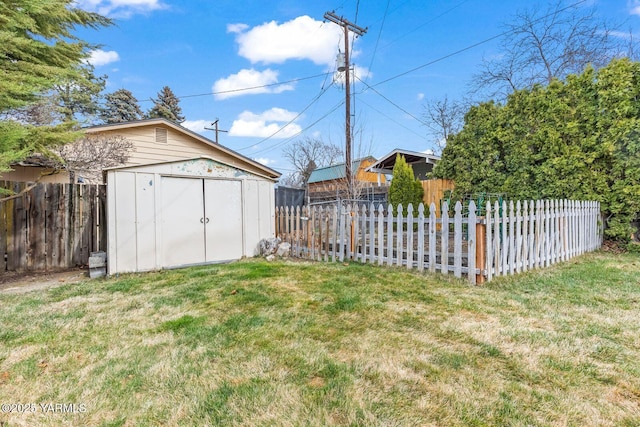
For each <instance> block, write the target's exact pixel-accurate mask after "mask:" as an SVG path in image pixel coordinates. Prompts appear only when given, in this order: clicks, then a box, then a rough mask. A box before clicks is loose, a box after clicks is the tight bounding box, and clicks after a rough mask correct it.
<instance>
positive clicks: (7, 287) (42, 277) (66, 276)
mask: <svg viewBox="0 0 640 427" xmlns="http://www.w3.org/2000/svg"><path fill="white" fill-rule="evenodd" d="M88 277H89V275H88V272H87V270H86V269H80V268H74V269H69V270H64V271H55V272H15V271H9V272H4V273H2V274H1V275H0V294H23V293H26V292H31V291H36V290H43V289H49V288H53V287H56V286H62V285H66V284H69V283H79V282H82V281H83V280H86V279H88Z"/></svg>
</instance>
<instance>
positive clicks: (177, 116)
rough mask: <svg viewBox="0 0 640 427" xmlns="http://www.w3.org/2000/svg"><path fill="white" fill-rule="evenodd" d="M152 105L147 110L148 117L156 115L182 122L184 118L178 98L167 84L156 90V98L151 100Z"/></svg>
mask: <svg viewBox="0 0 640 427" xmlns="http://www.w3.org/2000/svg"><path fill="white" fill-rule="evenodd" d="M153 104H154V105H153V107H152V108H151V110H149V113H148V117H149V118H151V119H153V118H156V117H159V118H163V119H167V120H169V121H172V122H176V123H182V122H184V120H185V118H184V116H183V115H182V108H180V105H179V104H180V100H179V99H178V97H176V96H175V94H174V93H173V91H172V90H171V89H170V88H169V86H165V87H163V88H162V90H161V91H160V92H158V99H154V100H153Z"/></svg>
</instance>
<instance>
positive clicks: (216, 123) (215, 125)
mask: <svg viewBox="0 0 640 427" xmlns="http://www.w3.org/2000/svg"><path fill="white" fill-rule="evenodd" d="M219 121H220V119H216V121H215V122H213V123H211V124H212V125H213V126H214V128H213V129H212V128H207V127H205V129H206V130H213V131H215V132H216V144H219V142H218V133H219V132H229V131H228V130H221V129H218V122H219Z"/></svg>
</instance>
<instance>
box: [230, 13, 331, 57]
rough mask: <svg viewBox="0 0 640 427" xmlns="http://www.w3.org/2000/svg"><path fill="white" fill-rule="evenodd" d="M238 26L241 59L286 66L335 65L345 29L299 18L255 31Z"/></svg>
mask: <svg viewBox="0 0 640 427" xmlns="http://www.w3.org/2000/svg"><path fill="white" fill-rule="evenodd" d="M242 25H243V24H234V25H230V26H228V27H227V30H228V31H229V32H232V33H236V34H237V36H236V41H237V43H238V45H239V52H238V53H239V54H240V56H242V57H244V58H247V59H248V60H249V61H251V62H252V63H256V62H261V63H265V64H274V63H275V64H282V63H283V62H285V61H287V60H289V59H307V60H310V61H313V62H314V63H315V64H318V65H328V66H333V64H334V63H335V58H336V53H337V47H338V43H339V41H340V38H341V36H342V29H341V28H340V27H339V26H337V25H334V24H330V23H323V22H322V21H316V20H315V19H312V18H310V17H309V16H306V15H305V16H299V17H297V18H295V19H293V20H291V21H287V22H284V23H282V24H278V23H277V22H276V21H271V22H267V23H265V24H262V25H258V26H256V27H253V28H251V29H248V28H249V27H247V26H244V27H243V26H242Z"/></svg>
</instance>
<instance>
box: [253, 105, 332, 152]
mask: <svg viewBox="0 0 640 427" xmlns="http://www.w3.org/2000/svg"><path fill="white" fill-rule="evenodd" d="M343 104H344V100H341V101H340V102H338V103H337V104H336V105H335V106H333V107H332V108H331V109H330V110H329V111H327V112H326V113H325V114H324V115H322V117H320V118H319V119H318V120H316V121H315V122H313V123H311V124H310V125H309V126H307V127H305V128H303V129H300V132H298V133H296V134H295V135H292V136H290V137H289V138H287V139H284V140H282V141H280V142H278V143H277V144H275V145H274V146H273V147H269V148H263V149H262V150H257V151H255V152H254V153H252V155H255V154H260V153H265V152H269V151H271V150H274V149H276V148H278V147H281V146H283V145H285V144H286V143H288V142H289V141H291V140H293V139H294V138H297V137H299V136H300V135H301V134H302V133H303V132H306V131H307V130H309V129H311V128H312V127H313V126H315V125H317V124H318V123H320V122H321V121H322V120H324V119H326V118H327V117H328V116H329V115H330V114H331V113H333V112H334V111H336V110H337V109H338V108H340V107H341V106H342V105H343ZM254 145H255V144H254Z"/></svg>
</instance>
